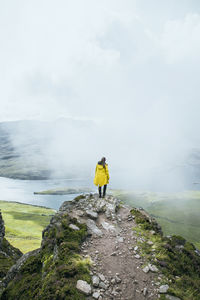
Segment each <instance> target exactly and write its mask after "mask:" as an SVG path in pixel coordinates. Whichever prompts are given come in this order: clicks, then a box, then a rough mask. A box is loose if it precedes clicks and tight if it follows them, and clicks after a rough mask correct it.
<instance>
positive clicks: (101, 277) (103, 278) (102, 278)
mask: <svg viewBox="0 0 200 300" xmlns="http://www.w3.org/2000/svg"><path fill="white" fill-rule="evenodd" d="M98 276H99V278H100V279H101V281H105V280H106V279H105V276H104V275H103V274H98Z"/></svg>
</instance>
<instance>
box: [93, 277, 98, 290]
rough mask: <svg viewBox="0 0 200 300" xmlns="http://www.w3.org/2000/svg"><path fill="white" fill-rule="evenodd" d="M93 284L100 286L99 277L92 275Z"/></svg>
mask: <svg viewBox="0 0 200 300" xmlns="http://www.w3.org/2000/svg"><path fill="white" fill-rule="evenodd" d="M92 284H93V286H94V287H98V286H99V277H98V276H96V275H94V276H92Z"/></svg>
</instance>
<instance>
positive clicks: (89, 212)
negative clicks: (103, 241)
mask: <svg viewBox="0 0 200 300" xmlns="http://www.w3.org/2000/svg"><path fill="white" fill-rule="evenodd" d="M86 214H87V216H88V217H90V218H91V219H94V220H95V219H97V218H98V214H97V213H96V212H95V211H92V210H89V209H88V210H86Z"/></svg>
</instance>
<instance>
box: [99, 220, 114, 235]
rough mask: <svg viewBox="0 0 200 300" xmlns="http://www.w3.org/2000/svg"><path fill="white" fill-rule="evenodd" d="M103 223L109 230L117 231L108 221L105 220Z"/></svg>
mask: <svg viewBox="0 0 200 300" xmlns="http://www.w3.org/2000/svg"><path fill="white" fill-rule="evenodd" d="M101 225H102V227H103V228H104V229H105V230H107V231H114V232H115V231H116V228H115V227H114V226H113V225H112V224H109V223H108V222H105V221H103V222H101Z"/></svg>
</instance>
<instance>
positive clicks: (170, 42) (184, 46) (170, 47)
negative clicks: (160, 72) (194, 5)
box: [161, 14, 200, 64]
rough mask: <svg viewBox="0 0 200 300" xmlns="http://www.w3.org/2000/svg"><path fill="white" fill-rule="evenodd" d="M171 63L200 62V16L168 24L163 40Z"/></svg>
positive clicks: (196, 15) (165, 51)
mask: <svg viewBox="0 0 200 300" xmlns="http://www.w3.org/2000/svg"><path fill="white" fill-rule="evenodd" d="M161 43H162V47H163V51H164V54H165V56H166V59H167V61H168V62H169V63H171V64H173V63H177V62H178V63H184V62H186V61H187V62H192V63H195V64H196V63H197V61H198V63H199V62H200V14H187V15H186V16H185V18H184V19H178V20H170V21H168V22H167V23H166V25H165V28H164V32H163V36H162V39H161Z"/></svg>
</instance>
